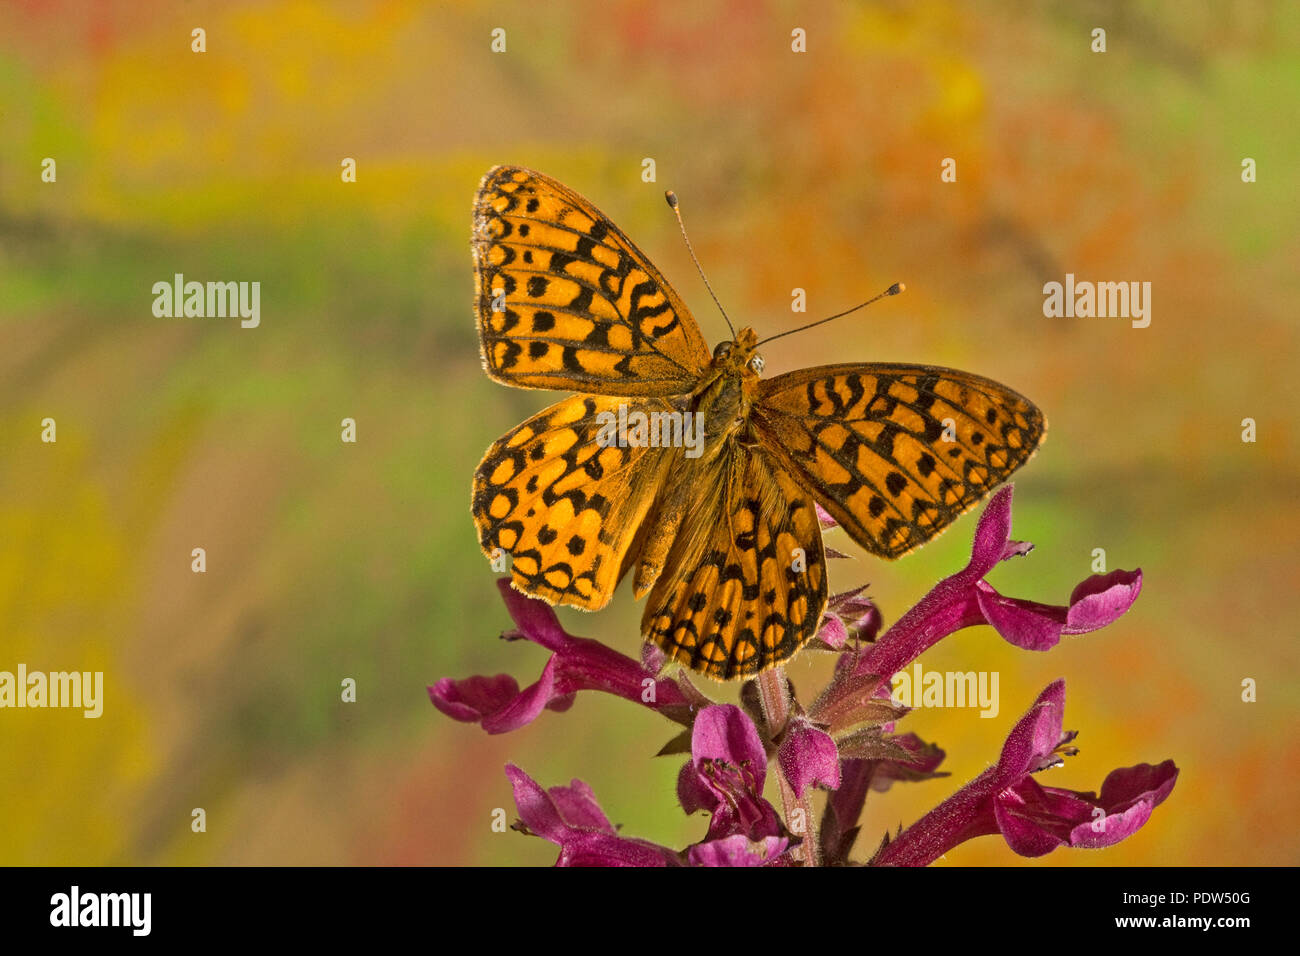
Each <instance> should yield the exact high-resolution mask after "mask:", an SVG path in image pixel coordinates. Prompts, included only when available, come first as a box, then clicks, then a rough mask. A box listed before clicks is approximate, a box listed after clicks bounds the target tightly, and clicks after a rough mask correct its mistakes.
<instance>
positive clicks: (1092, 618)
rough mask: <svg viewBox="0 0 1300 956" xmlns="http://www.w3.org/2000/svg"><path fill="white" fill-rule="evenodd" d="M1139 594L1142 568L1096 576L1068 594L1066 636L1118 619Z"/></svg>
mask: <svg viewBox="0 0 1300 956" xmlns="http://www.w3.org/2000/svg"><path fill="white" fill-rule="evenodd" d="M1141 593H1142V569H1141V568H1138V569H1137V570H1136V571H1119V570H1116V571H1112V572H1110V574H1097V575H1093V576H1092V577H1090V578H1088V580H1086V581H1084V582H1082V583H1081V584H1080V585H1079V586H1078V587H1076V588H1075V589H1074V593H1073V594H1071V595H1070V610H1069V613H1068V614H1067V615H1066V620H1065V629H1064V631H1063V633H1065V634H1087V633H1088V632H1089V631H1095V630H1097V629H1098V628H1100V627H1105V626H1106V625H1107V624H1110V623H1112V622H1113V621H1115V620H1117V619H1118V618H1119V617H1120V616H1121V615H1122V614H1124V612H1125V611H1127V610H1128V609H1129V608H1131V607H1132V606H1133V602H1134V601H1136V600H1137V597H1138V595H1139V594H1141Z"/></svg>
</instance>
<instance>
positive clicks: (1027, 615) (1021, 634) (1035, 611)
mask: <svg viewBox="0 0 1300 956" xmlns="http://www.w3.org/2000/svg"><path fill="white" fill-rule="evenodd" d="M975 599H976V601H977V602H978V603H979V608H980V611H981V612H983V614H984V620H985V621H987V622H988V623H989V624H991V625H993V628H994V629H995V630H996V631H997V632H998V633H999V634H1001V635H1002V637H1003V639H1004V640H1006V641H1007V643H1009V644H1014V645H1015V646H1016V647H1022V648H1024V649H1025V650H1027V651H1045V650H1048V649H1049V648H1052V647H1055V646H1056V645H1057V643H1058V642H1059V641H1060V640H1061V629H1062V628H1063V627H1065V617H1066V610H1065V608H1063V607H1055V606H1053V605H1050V604H1039V603H1037V602H1036V601H1024V600H1021V599H1019V598H1008V597H1003V596H1002V595H1001V594H999V593H998V592H997V591H995V590H993V588H992V586H991V585H989V584H988V583H987V582H984V581H976V582H975Z"/></svg>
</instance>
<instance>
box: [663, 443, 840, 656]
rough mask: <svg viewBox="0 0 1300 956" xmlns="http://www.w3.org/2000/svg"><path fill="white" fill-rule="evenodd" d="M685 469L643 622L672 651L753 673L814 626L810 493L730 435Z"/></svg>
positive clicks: (822, 596) (815, 556) (821, 561)
mask: <svg viewBox="0 0 1300 956" xmlns="http://www.w3.org/2000/svg"><path fill="white" fill-rule="evenodd" d="M701 469H702V470H703V474H698V475H696V474H692V475H689V476H687V479H686V481H685V482H683V483H682V487H690V488H692V489H694V493H695V505H694V507H693V508H692V509H691V510H690V511H689V512H688V513H687V515H686V518H685V520H684V521H683V523H682V526H681V528H680V530H679V531H678V534H677V537H676V540H675V542H674V544H673V548H672V551H671V552H670V554H669V559H668V563H667V567H668V569H670V570H669V571H666V572H665V573H664V574H663V575H662V576H661V577H660V578H659V581H658V583H657V584H656V585H655V587H654V590H653V591H652V592H651V594H650V598H649V600H648V602H647V604H646V609H645V614H644V616H643V618H642V622H641V629H642V631H643V633H644V634H645V635H646V637H647V638H648V639H649V640H652V641H654V642H655V643H656V644H658V645H659V647H660V648H662V649H663V650H664V652H665V653H666V654H667V655H668V656H669V657H670V658H671V659H673V660H676V661H679V662H681V663H683V664H685V665H686V666H687V667H689V668H691V669H692V670H695V671H699V672H701V673H703V674H706V675H708V676H709V677H713V678H715V679H718V680H735V679H739V678H744V677H752V676H753V675H755V674H757V673H759V672H760V671H762V670H766V669H767V668H769V667H773V666H775V665H777V664H779V663H781V662H782V661H784V660H787V659H788V658H790V657H792V656H793V655H794V654H795V652H796V651H798V650H799V648H800V647H802V646H803V645H804V644H805V643H807V641H809V640H810V639H811V638H812V637H813V636H814V635H815V634H816V632H817V626H818V623H819V622H820V620H821V616H822V611H823V610H824V609H825V607H826V563H825V555H824V553H823V550H822V538H821V528H820V526H819V525H818V523H817V513H816V509H815V507H814V505H813V500H812V497H811V496H810V495H809V494H808V492H807V491H806V490H805V489H804V488H802V487H801V486H800V484H799V482H798V481H796V480H795V478H794V477H793V476H792V475H790V474H789V473H788V472H787V471H786V470H785V469H784V468H783V467H781V466H780V465H778V464H777V463H776V462H775V461H774V460H773V459H772V458H771V457H770V456H769V455H767V454H766V453H765V452H764V451H763V450H762V449H759V448H749V447H746V446H743V445H733V446H732V447H731V449H730V450H729V451H727V452H724V454H723V455H722V456H720V457H719V458H718V459H716V460H715V461H714V462H712V463H711V464H709V465H707V466H701Z"/></svg>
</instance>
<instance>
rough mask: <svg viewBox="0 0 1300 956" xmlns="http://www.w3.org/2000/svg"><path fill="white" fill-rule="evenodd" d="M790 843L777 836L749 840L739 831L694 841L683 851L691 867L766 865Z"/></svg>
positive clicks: (784, 838)
mask: <svg viewBox="0 0 1300 956" xmlns="http://www.w3.org/2000/svg"><path fill="white" fill-rule="evenodd" d="M789 845H790V841H789V839H787V838H786V837H780V836H770V837H764V838H763V839H761V840H750V839H748V838H746V837H745V836H742V835H741V834H736V835H735V836H729V837H722V838H721V839H719V840H709V841H707V842H704V843H697V844H696V845H695V846H693V847H691V848H690V849H688V850H687V851H686V862H687V864H688V865H690V866H765V865H767V864H769V863H771V862H772V861H773V860H775V859H776V858H777V857H779V856H780V855H781V854H782V853H784V852H785V851H786V848H787V847H788V846H789Z"/></svg>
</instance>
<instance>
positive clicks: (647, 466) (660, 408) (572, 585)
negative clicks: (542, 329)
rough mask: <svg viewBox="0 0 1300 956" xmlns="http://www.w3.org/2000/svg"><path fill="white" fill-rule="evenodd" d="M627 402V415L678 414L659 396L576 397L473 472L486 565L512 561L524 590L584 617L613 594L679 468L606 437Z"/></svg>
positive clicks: (541, 416)
mask: <svg viewBox="0 0 1300 956" xmlns="http://www.w3.org/2000/svg"><path fill="white" fill-rule="evenodd" d="M622 404H626V405H627V406H628V413H627V414H628V415H629V416H631V415H633V414H634V413H636V412H638V411H640V412H645V413H646V414H647V415H649V413H651V412H667V411H671V410H672V406H671V405H670V403H669V402H668V401H667V400H665V399H659V398H645V399H619V398H608V397H603V396H595V395H574V396H572V397H571V398H567V399H565V400H564V401H561V402H557V403H556V404H554V405H552V406H551V407H550V408H547V409H545V410H543V411H541V412H539V413H538V414H537V415H534V416H533V417H532V418H530V419H528V420H527V421H526V422H524V423H523V424H521V425H519V426H517V427H516V428H513V429H511V430H510V431H509V432H507V433H506V434H505V435H504V436H502V437H501V438H500V439H499V440H498V441H497V442H496V443H494V444H493V445H492V447H491V448H489V449H488V451H487V454H486V455H484V456H483V461H482V463H481V464H480V465H479V466H478V470H477V471H475V472H474V490H473V496H472V499H471V506H470V507H471V511H472V512H473V515H474V523H475V525H476V526H477V527H478V534H479V544H480V546H481V547H482V549H483V553H484V554H486V555H487V556H488V557H489V558H493V557H497V556H499V554H500V552H504V553H505V554H508V555H510V557H511V561H510V571H511V577H512V579H513V582H514V585H515V587H516V588H518V589H519V590H521V591H524V592H526V593H528V594H531V595H534V596H535V597H540V598H542V599H544V600H546V601H549V602H550V603H552V604H569V605H572V606H574V607H580V608H585V609H587V610H596V609H598V608H601V607H604V606H605V604H607V603H608V602H609V599H610V596H611V595H612V594H613V593H614V588H615V587H616V586H617V584H618V580H619V578H620V577H621V576H622V572H623V558H624V555H625V553H626V552H627V550H628V548H629V547H630V546H631V544H632V542H633V539H634V537H635V533H636V531H637V528H638V527H639V526H640V525H641V523H642V521H643V520H644V518H645V515H646V512H647V511H648V510H649V509H650V506H651V504H652V503H653V501H654V498H655V495H656V493H657V492H658V490H659V487H660V485H661V484H662V481H663V476H664V474H665V472H666V470H667V468H668V467H669V465H670V464H671V463H672V460H673V457H672V455H670V454H668V453H667V452H668V449H663V448H654V447H640V448H637V447H625V448H620V447H618V445H617V444H616V443H609V441H608V436H609V434H610V432H609V431H606V432H605V436H604V437H602V430H606V429H609V428H610V427H611V426H610V425H609V424H608V423H609V422H610V417H606V416H612V417H613V418H614V419H615V420H616V419H617V416H618V412H619V405H622ZM498 549H500V552H498Z"/></svg>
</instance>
